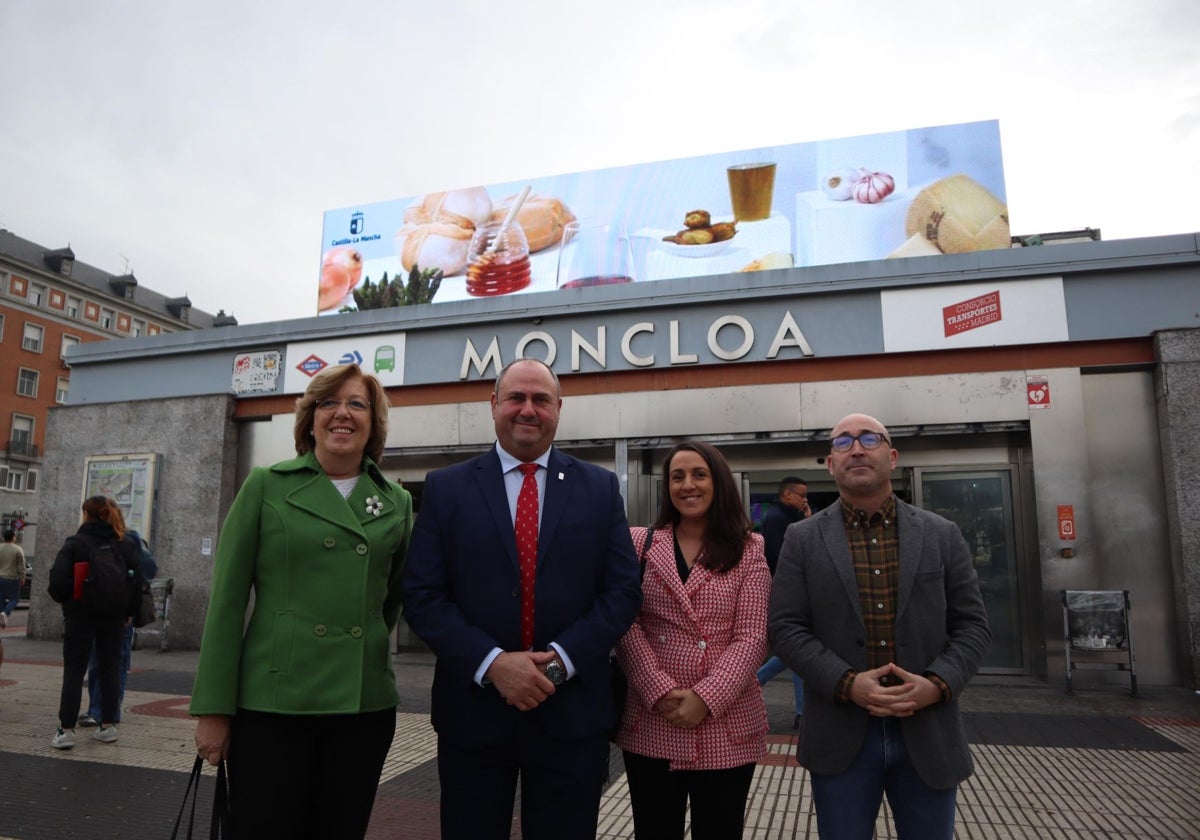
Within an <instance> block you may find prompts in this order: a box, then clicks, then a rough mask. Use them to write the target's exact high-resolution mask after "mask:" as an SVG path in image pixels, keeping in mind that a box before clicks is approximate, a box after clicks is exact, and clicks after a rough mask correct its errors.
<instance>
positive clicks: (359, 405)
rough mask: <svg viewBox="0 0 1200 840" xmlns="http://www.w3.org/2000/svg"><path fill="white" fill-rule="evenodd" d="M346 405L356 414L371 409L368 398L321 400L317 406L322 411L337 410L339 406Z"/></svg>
mask: <svg viewBox="0 0 1200 840" xmlns="http://www.w3.org/2000/svg"><path fill="white" fill-rule="evenodd" d="M342 405H344V406H346V408H347V409H349V410H350V411H353V412H354V413H355V414H365V413H366V412H368V411H370V410H371V403H369V402H367V401H366V400H360V399H358V398H353V399H349V400H321V401H320V402H319V403H317V408H318V409H320V410H321V411H337V409H338V406H342Z"/></svg>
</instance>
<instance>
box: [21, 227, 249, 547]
mask: <svg viewBox="0 0 1200 840" xmlns="http://www.w3.org/2000/svg"><path fill="white" fill-rule="evenodd" d="M236 323H237V321H236V320H235V319H234V318H232V317H230V316H227V315H225V314H224V312H223V311H222V312H219V313H218V314H217V315H210V314H209V313H207V312H202V311H200V310H198V309H195V308H193V307H192V304H191V301H190V300H188V298H187V297H186V296H185V297H167V296H166V295H162V294H159V293H158V292H156V291H154V290H152V289H149V288H146V287H145V286H142V285H140V284H139V283H138V280H137V278H136V277H134V275H133V274H132V273H130V274H120V275H117V274H111V273H109V272H107V271H104V270H102V269H99V268H96V267H94V266H91V265H88V264H87V263H84V262H80V261H79V260H77V259H76V258H75V253H74V252H73V251H72V250H71V248H70V247H69V246H68V247H62V248H48V247H46V246H43V245H39V244H37V243H35V242H30V241H29V240H26V239H22V238H21V237H19V236H16V235H15V234H13V233H11V232H10V231H7V230H0V519H2V520H3V521H2V525H3V527H4V528H9V527H15V530H17V532H18V537H17V539H18V541H19V542H20V543H21V544H22V547H23V548H24V549H25V554H26V555H27V556H32V555H35V554H36V552H37V546H36V541H37V527H36V526H37V521H38V496H39V494H38V473H39V470H40V467H41V464H42V459H43V456H44V454H45V452H44V440H45V428H46V418H47V416H48V413H49V409H50V408H51V407H52V406H55V405H61V404H64V403H66V402H67V401H68V395H69V392H70V384H71V370H70V368H69V366H68V365H67V363H66V361H65V359H64V356H65V355H66V353H67V350H68V348H70V347H71V346H73V345H75V344H79V343H86V342H92V341H108V340H111V339H134V338H138V337H139V336H154V335H159V334H162V333H172V332H181V331H183V330H197V329H206V328H209V327H220V326H232V325H235V324H236ZM47 550H49V549H47ZM45 559H46V562H49V559H50V558H49V557H47V558H45ZM43 565H44V564H43Z"/></svg>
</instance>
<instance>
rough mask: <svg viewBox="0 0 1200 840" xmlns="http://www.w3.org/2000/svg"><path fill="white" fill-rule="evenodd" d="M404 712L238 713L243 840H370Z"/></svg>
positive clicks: (234, 801)
mask: <svg viewBox="0 0 1200 840" xmlns="http://www.w3.org/2000/svg"><path fill="white" fill-rule="evenodd" d="M395 734H396V710H395V709H384V710H382V711H378V712H363V713H362V714H355V715H277V714H270V713H268V712H252V711H248V710H246V709H238V712H237V714H236V715H234V717H233V727H232V731H231V733H230V744H229V802H230V813H229V817H230V823H231V827H232V829H233V831H234V832H235V836H237V837H247V838H252V837H287V838H289V840H293V838H295V839H296V840H302V839H303V838H312V840H362V838H363V836H364V835H366V833H367V825H368V824H369V823H370V822H371V809H372V808H373V807H374V805H375V791H376V789H377V788H378V787H379V774H380V773H381V772H382V771H383V762H384V759H386V758H387V753H388V749H389V748H390V747H391V745H392V738H393V737H394V736H395Z"/></svg>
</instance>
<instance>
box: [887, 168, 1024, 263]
mask: <svg viewBox="0 0 1200 840" xmlns="http://www.w3.org/2000/svg"><path fill="white" fill-rule="evenodd" d="M904 229H905V235H906V236H909V237H912V236H922V237H924V238H925V239H927V240H929V241H930V242H932V243H933V244H934V245H936V246H937V247H938V249H939V250H941V251H942V252H943V253H946V254H962V253H966V252H968V251H984V250H987V249H989V248H1007V247H1009V244H1010V241H1011V240H1010V234H1009V230H1008V208H1007V207H1005V206H1004V204H1003V203H1002V202H1001V201H1000V200H999V199H997V198H996V197H995V196H994V195H992V194H991V193H990V192H988V191H987V189H985V188H984V187H982V186H980V185H979V184H978V183H977V182H975V181H973V180H972V179H971V178H969V177H967V176H966V175H951V176H950V177H948V178H943V179H942V180H940V181H935V182H933V183H932V184H930V185H929V186H928V187H926V188H925V189H923V190H921V191H920V192H919V193H917V196H916V198H914V199H913V202H912V205H911V206H910V207H909V208H908V217H907V219H906V220H905V225H904Z"/></svg>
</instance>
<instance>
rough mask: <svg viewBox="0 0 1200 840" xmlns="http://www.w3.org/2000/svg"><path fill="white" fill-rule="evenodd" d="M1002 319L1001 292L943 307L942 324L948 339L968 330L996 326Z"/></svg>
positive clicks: (989, 293)
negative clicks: (990, 325) (989, 325)
mask: <svg viewBox="0 0 1200 840" xmlns="http://www.w3.org/2000/svg"><path fill="white" fill-rule="evenodd" d="M1000 319H1001V313H1000V292H999V290H997V291H994V292H988V293H987V294H986V295H980V296H979V297H977V298H971V299H970V300H964V301H963V302H962V303H952V304H950V305H949V306H944V307H942V322H943V326H944V327H945V330H946V337H947V338H949V337H950V336H952V335H958V334H959V333H964V332H966V331H967V330H974V329H978V328H979V327H984V326H987V325H988V324H995V323H996V322H998V321H999V320H1000Z"/></svg>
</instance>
